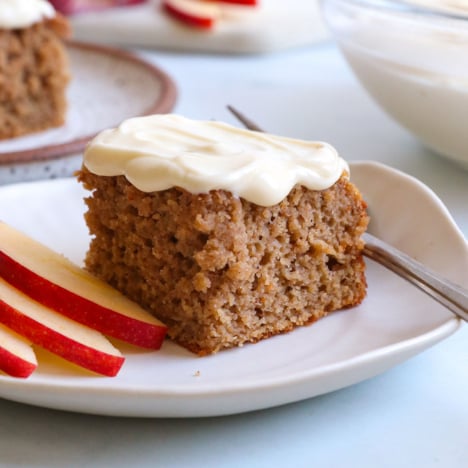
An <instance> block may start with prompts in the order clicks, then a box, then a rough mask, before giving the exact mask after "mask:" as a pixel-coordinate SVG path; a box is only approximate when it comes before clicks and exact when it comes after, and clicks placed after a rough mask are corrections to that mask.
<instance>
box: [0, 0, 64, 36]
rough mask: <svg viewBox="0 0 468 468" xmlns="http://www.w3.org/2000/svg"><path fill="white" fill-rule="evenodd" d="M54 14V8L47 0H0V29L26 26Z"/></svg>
mask: <svg viewBox="0 0 468 468" xmlns="http://www.w3.org/2000/svg"><path fill="white" fill-rule="evenodd" d="M54 16H55V9H54V7H53V6H52V5H51V4H50V3H49V2H48V1H47V0H1V1H0V29H19V28H27V27H29V26H32V25H33V24H34V23H37V22H39V21H41V20H42V19H43V18H52V17H54Z"/></svg>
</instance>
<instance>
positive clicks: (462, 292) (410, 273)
mask: <svg viewBox="0 0 468 468" xmlns="http://www.w3.org/2000/svg"><path fill="white" fill-rule="evenodd" d="M363 239H364V241H365V243H366V245H365V247H364V251H363V253H364V255H366V256H367V257H369V258H370V259H372V260H375V261H376V262H378V263H380V264H381V265H383V266H384V267H386V268H388V269H389V270H391V271H393V272H394V273H396V274H398V275H399V276H401V277H402V278H404V279H406V280H407V281H409V282H410V283H412V284H413V285H415V286H417V287H418V288H419V289H421V290H422V291H424V292H425V293H426V294H428V295H429V296H431V297H432V298H434V299H435V300H436V301H438V302H439V303H440V304H442V305H444V306H445V307H447V308H448V309H449V310H450V311H452V312H453V313H454V314H456V315H457V316H458V317H460V318H461V319H463V320H465V321H468V290H466V289H465V288H462V287H461V286H459V285H457V284H455V283H453V282H452V281H449V280H447V279H445V278H441V277H440V276H439V275H438V274H437V273H435V272H433V271H432V270H430V269H429V268H427V267H426V266H424V265H423V264H422V263H419V262H418V261H416V260H414V259H413V258H411V257H410V256H408V255H406V254H405V253H403V252H401V251H400V250H398V249H396V248H395V247H392V246H391V245H389V244H387V243H386V242H384V241H382V240H380V239H378V238H376V237H375V236H373V235H372V234H369V233H365V234H364V235H363Z"/></svg>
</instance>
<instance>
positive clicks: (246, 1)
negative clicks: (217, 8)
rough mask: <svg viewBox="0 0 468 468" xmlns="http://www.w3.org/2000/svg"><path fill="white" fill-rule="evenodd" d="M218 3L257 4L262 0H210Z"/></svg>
mask: <svg viewBox="0 0 468 468" xmlns="http://www.w3.org/2000/svg"><path fill="white" fill-rule="evenodd" d="M208 1H211V2H218V3H231V4H233V5H245V6H256V5H258V3H259V1H260V0H208Z"/></svg>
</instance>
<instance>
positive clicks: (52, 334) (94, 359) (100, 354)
mask: <svg viewBox="0 0 468 468" xmlns="http://www.w3.org/2000/svg"><path fill="white" fill-rule="evenodd" d="M52 313H54V312H52ZM0 323H2V324H4V325H6V326H7V327H8V328H10V329H12V330H13V331H14V332H16V333H18V335H21V336H23V337H25V338H27V339H28V340H30V341H31V342H32V343H34V344H35V345H38V346H41V347H42V348H44V349H47V350H48V351H50V352H51V353H54V354H56V355H58V356H60V357H62V358H64V359H66V360H67V361H70V362H72V363H74V364H76V365H78V366H80V367H83V368H85V369H88V370H90V371H93V372H96V373H97V374H101V375H105V376H108V377H114V376H115V375H117V373H118V372H119V370H120V368H121V367H122V365H123V363H124V361H125V358H124V357H123V356H121V355H120V353H118V352H117V350H116V354H109V353H106V352H104V351H101V350H97V349H95V348H92V347H90V346H87V345H85V344H83V343H79V342H78V341H75V340H74V339H72V338H69V337H68V336H66V335H64V334H62V333H60V332H58V331H57V330H53V329H52V328H49V327H48V326H46V325H44V324H42V323H40V322H38V321H37V320H34V319H33V318H31V317H29V316H28V315H26V313H23V312H22V311H20V310H18V309H17V308H15V307H13V306H11V305H10V304H8V303H6V302H5V301H3V300H1V299H0ZM91 331H92V332H94V330H91ZM103 338H104V337H103ZM109 346H111V345H110V343H109Z"/></svg>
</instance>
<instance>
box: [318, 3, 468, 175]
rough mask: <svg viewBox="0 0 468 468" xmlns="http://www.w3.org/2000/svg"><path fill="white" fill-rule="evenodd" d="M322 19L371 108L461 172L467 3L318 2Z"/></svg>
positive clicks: (467, 149) (467, 155)
mask: <svg viewBox="0 0 468 468" xmlns="http://www.w3.org/2000/svg"><path fill="white" fill-rule="evenodd" d="M324 13H325V17H326V20H327V22H328V24H329V26H330V28H331V30H332V32H333V33H334V35H335V37H336V39H337V41H338V43H339V46H340V48H341V50H342V52H343V54H344V56H345V57H346V59H347V60H348V62H349V64H350V65H351V67H352V69H353V70H354V72H355V74H356V76H357V77H358V79H359V80H360V81H361V83H362V84H363V85H364V87H365V88H366V89H367V91H368V92H369V94H370V95H371V96H372V97H373V98H374V99H375V101H376V102H377V103H378V104H379V105H380V106H381V107H382V108H383V109H384V110H385V111H386V112H387V113H388V114H389V115H391V116H392V117H393V118H394V119H396V120H397V121H398V122H399V123H400V124H401V125H403V126H404V127H406V128H407V129H408V130H410V131H411V132H412V133H413V134H414V135H415V136H417V137H418V138H419V139H420V140H421V141H422V142H423V143H424V144H425V145H426V146H427V147H429V148H431V149H433V150H434V151H436V152H437V153H439V154H441V155H443V156H446V157H448V158H451V159H453V160H455V161H457V162H459V163H461V164H462V165H463V166H465V167H467V168H468V0H407V1H396V0H395V1H391V0H325V1H324Z"/></svg>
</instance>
